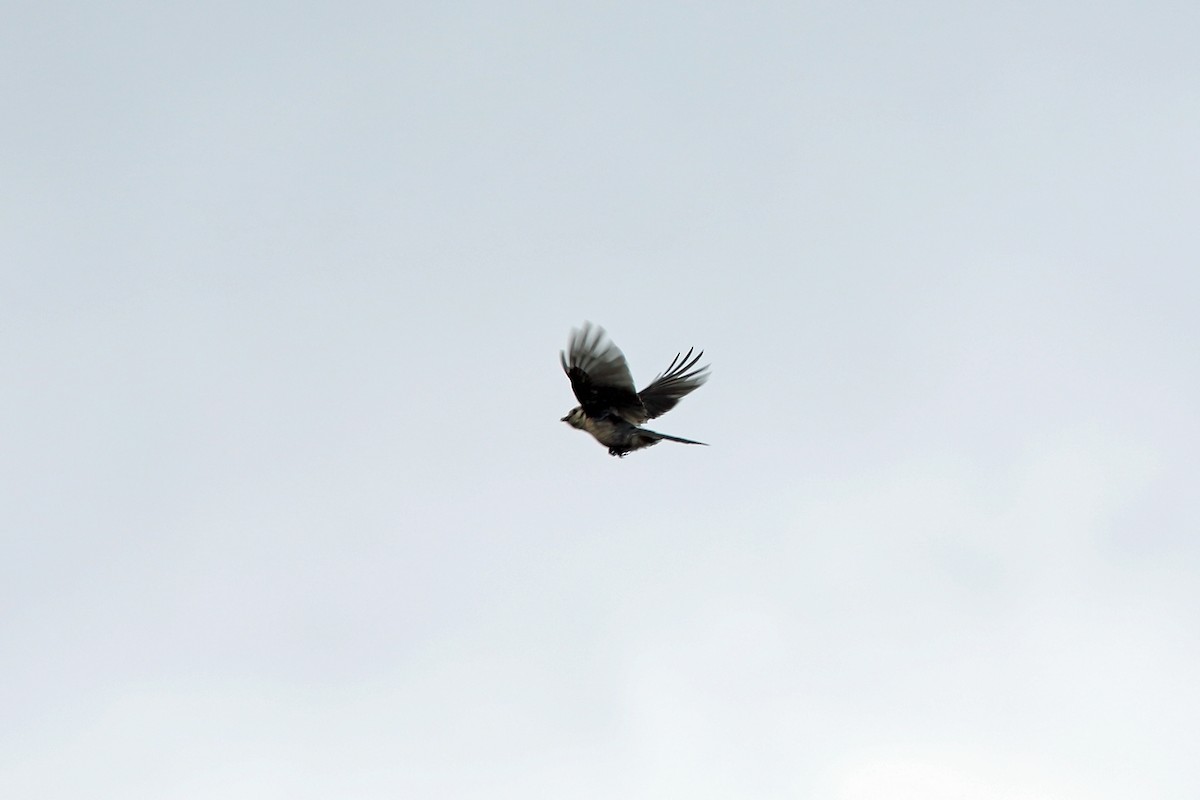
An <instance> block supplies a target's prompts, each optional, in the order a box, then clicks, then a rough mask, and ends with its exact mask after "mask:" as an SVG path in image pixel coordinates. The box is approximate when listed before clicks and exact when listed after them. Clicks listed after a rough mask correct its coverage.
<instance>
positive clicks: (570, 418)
mask: <svg viewBox="0 0 1200 800" xmlns="http://www.w3.org/2000/svg"><path fill="white" fill-rule="evenodd" d="M583 417H584V414H583V409H582V408H580V407H579V406H575V407H574V408H572V409H571V410H570V411H568V412H567V415H566V416H565V417H563V418H562V421H563V422H565V423H567V424H568V425H570V426H571V427H572V428H579V429H580V430H582V429H583Z"/></svg>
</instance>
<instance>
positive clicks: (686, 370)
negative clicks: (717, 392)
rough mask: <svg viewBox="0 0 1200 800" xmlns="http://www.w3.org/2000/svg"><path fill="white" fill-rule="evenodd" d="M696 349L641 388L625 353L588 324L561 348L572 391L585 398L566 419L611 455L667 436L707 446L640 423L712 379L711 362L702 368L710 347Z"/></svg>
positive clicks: (671, 405) (688, 352)
mask: <svg viewBox="0 0 1200 800" xmlns="http://www.w3.org/2000/svg"><path fill="white" fill-rule="evenodd" d="M693 349H694V348H693ZM693 349H689V350H688V351H687V355H680V354H678V353H677V354H676V355H675V358H674V359H672V360H671V363H670V365H668V366H667V369H666V370H665V371H664V372H663V373H662V374H660V375H659V376H658V377H657V378H655V379H654V380H653V381H651V382H650V384H649V385H648V386H647V387H646V388H645V389H642V390H641V391H640V392H638V391H635V389H634V385H633V376H632V375H630V374H629V365H628V364H626V363H625V354H624V353H622V352H621V350H620V349H619V348H618V347H617V346H616V345H615V344H613V343H612V341H611V340H610V339H609V338H608V335H607V334H606V333H605V332H604V329H603V328H601V327H600V326H599V325H593V324H592V323H590V322H585V323H583V327H582V328H576V329H573V330H572V331H571V336H570V338H569V339H568V340H567V350H566V351H565V352H561V351H560V352H559V361H561V362H562V368H563V372H565V373H567V377H568V378H570V379H571V390H572V391H574V392H575V397H576V399H578V400H579V405H578V406H576V407H575V408H572V409H571V410H570V411H568V412H567V415H566V416H565V417H563V418H562V421H563V422H565V423H567V424H568V425H570V426H571V427H572V428H578V429H579V430H581V431H585V432H587V433H589V434H591V435H592V438H594V439H595V440H596V441H598V442H599V443H600V444H602V445H604V446H605V447H607V448H608V453H609V455H613V456H618V457H621V458H624V457H625V456H626V455H628V454H629V453H632V452H633V451H634V450H640V449H641V448H643V447H650V446H652V445H656V444H658V443H659V442H660V441H662V440H663V439H666V440H668V441H671V442H682V443H683V444H701V445H702V444H704V442H697V441H694V440H692V439H684V438H682V437H679V436H670V435H668V434H665V433H658V432H657V431H652V430H648V429H646V428H643V427H640V426H641V425H642V423H644V422H646V421H647V420H651V419H654V418H655V417H659V416H661V415H663V414H665V413H667V412H668V411H670V410H671V409H672V408H674V407H675V405H676V404H677V403H678V402H679V401H680V400H681V399H682V398H683V397H684V395H686V394H688V393H689V392H692V391H695V390H696V389H698V388H700V386H701V385H703V384H704V382H705V381H706V380H708V366H707V365H705V366H703V367H699V368H697V367H696V364H697V363H698V362H699V361H700V357H701V356H703V355H704V351H703V350H701V351H700V352H699V353H696V355H695V356H694V357H693V356H692V352H693Z"/></svg>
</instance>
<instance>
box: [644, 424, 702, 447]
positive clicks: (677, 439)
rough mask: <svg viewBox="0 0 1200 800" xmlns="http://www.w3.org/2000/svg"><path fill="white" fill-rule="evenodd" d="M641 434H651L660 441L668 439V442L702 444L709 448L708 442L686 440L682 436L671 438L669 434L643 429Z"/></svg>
mask: <svg viewBox="0 0 1200 800" xmlns="http://www.w3.org/2000/svg"><path fill="white" fill-rule="evenodd" d="M641 432H642V433H649V434H651V435H653V436H655V437H657V438H659V439H666V440H667V441H670V442H680V443H682V444H702V445H704V446H705V447H708V443H707V442H697V441H696V440H695V439H684V438H683V437H682V436H671V435H670V434H667V433H659V432H658V431H650V430H646V429H645V428H642V429H641Z"/></svg>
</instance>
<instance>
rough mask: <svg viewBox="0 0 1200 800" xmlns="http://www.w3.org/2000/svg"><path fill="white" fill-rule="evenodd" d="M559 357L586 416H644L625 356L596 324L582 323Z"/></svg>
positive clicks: (572, 334) (573, 331)
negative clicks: (609, 414)
mask: <svg viewBox="0 0 1200 800" xmlns="http://www.w3.org/2000/svg"><path fill="white" fill-rule="evenodd" d="M558 358H559V361H561V362H562V368H563V372H565V373H567V377H568V378H570V379H571V389H572V391H574V392H575V396H576V397H577V398H579V405H580V406H582V407H583V413H585V414H587V415H588V416H589V417H600V416H603V415H605V414H608V413H617V414H620V415H621V416H625V415H627V414H640V413H644V412H643V410H642V401H641V399H640V398H639V397H638V393H637V392H636V391H635V390H634V387H633V376H632V375H630V374H629V365H628V364H626V363H625V355H624V354H623V353H622V352H621V351H620V349H618V348H617V346H616V345H615V344H613V343H612V342H611V341H610V340H609V339H608V337H607V335H605V333H604V329H603V328H601V327H600V326H599V325H593V324H592V323H590V322H585V323H583V327H582V328H580V329H576V330H572V331H571V338H570V339H568V340H567V352H566V353H563V352H560V353H559V354H558Z"/></svg>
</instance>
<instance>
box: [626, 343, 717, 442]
mask: <svg viewBox="0 0 1200 800" xmlns="http://www.w3.org/2000/svg"><path fill="white" fill-rule="evenodd" d="M693 349H694V348H691V349H689V350H688V351H687V355H685V356H682V357H681V356H680V355H679V354H678V353H676V354H675V358H674V359H672V360H671V364H670V365H669V366H668V367H667V369H666V371H665V372H663V373H662V374H661V375H659V376H658V377H657V378H655V379H654V380H653V381H651V382H650V385H649V386H647V387H646V388H645V389H642V391H641V392H640V393H639V394H638V397H639V399H640V400H641V401H642V407H643V408H644V409H645V416H644V417H642V418H641V419H639V420H638V421H637V422H636V423H635V424H639V425H640V424H641V423H643V422H645V421H646V420H648V419H654V418H655V417H658V416H661V415H663V414H665V413H667V412H668V411H670V410H671V409H672V408H674V407H675V406H676V404H677V403H678V402H679V401H680V400H681V399H683V397H684V396H685V395H687V394H688V393H690V392H693V391H695V390H696V389H699V388H700V387H701V386H703V385H704V382H705V381H706V380H708V366H707V365H705V366H703V367H699V368H697V367H696V364H698V363H699V362H700V357H701V356H703V355H704V351H703V350H701V351H700V352H699V353H696V355H695V357H694V358H693V357H692V350H693ZM631 421H632V420H631Z"/></svg>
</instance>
